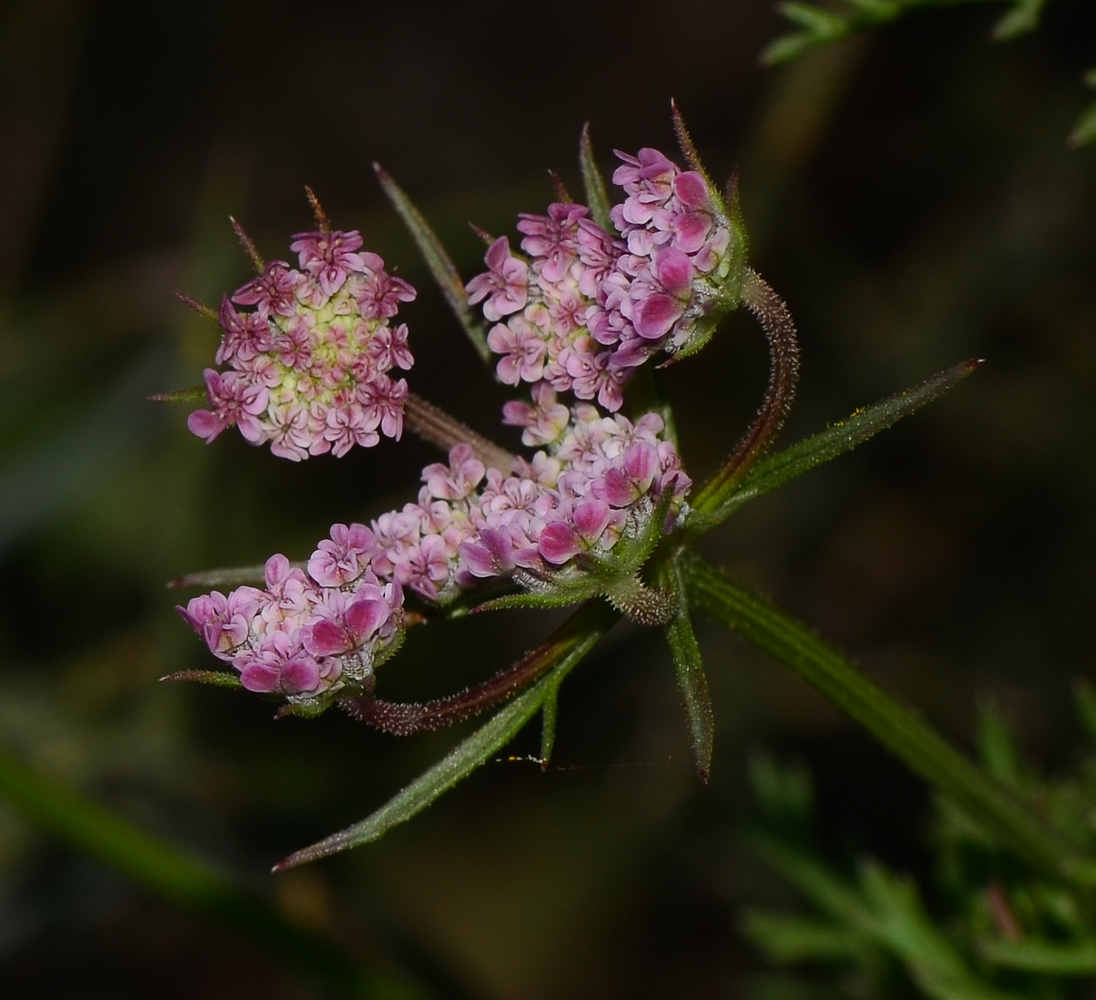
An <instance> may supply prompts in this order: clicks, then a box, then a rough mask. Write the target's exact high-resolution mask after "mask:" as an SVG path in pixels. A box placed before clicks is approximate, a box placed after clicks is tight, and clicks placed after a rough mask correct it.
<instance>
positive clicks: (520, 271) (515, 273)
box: [465, 236, 529, 323]
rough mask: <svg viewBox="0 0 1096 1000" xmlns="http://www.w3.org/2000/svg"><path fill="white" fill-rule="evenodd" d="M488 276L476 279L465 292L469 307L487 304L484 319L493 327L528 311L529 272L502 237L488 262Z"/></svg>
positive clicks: (489, 256)
mask: <svg viewBox="0 0 1096 1000" xmlns="http://www.w3.org/2000/svg"><path fill="white" fill-rule="evenodd" d="M484 260H485V262H486V263H487V268H488V270H487V273H486V274H479V275H477V276H476V277H474V278H473V279H472V280H471V281H470V282H468V286H467V287H466V289H465V291H466V292H467V293H468V304H469V305H473V306H474V305H476V304H477V303H478V302H483V300H484V299H486V300H487V301H486V302H483V315H484V316H486V317H487V319H489V320H490V321H491V322H492V323H497V322H498V321H499V320H500V319H502V317H503V316H509V315H510V314H511V313H516V312H518V311H519V310H520V309H524V308H525V303H526V301H528V291H529V268H528V266H527V265H526V264H525V263H524V262H523V261H521V260H518V258H516V257H513V256H511V254H510V241H509V240H508V239H507V238H506V237H505V236H500V237H499V238H498V239H497V240H495V242H494V243H492V244H491V246H490V247H489V248H488V250H487V255H486V257H485V258H484Z"/></svg>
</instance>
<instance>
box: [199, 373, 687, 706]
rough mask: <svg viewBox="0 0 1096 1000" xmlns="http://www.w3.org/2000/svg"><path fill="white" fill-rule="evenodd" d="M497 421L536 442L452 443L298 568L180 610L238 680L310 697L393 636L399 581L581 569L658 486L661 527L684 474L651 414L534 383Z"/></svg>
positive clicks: (678, 503)
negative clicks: (415, 482) (493, 460)
mask: <svg viewBox="0 0 1096 1000" xmlns="http://www.w3.org/2000/svg"><path fill="white" fill-rule="evenodd" d="M505 422H506V423H508V424H511V425H516V426H520V427H522V428H523V429H524V430H523V438H524V440H525V442H526V443H527V444H529V445H533V446H541V450H539V451H538V452H536V454H535V455H534V456H533V457H532V459H529V460H526V459H521V458H519V459H515V461H514V463H513V465H512V467H511V468H510V469H509V470H500V469H495V468H488V467H486V466H485V465H484V463H483V462H481V461H480V460H479V459H477V458H476V457H475V455H474V453H473V450H472V448H471V447H470V446H469V445H466V444H459V445H456V446H455V447H454V448H452V449H451V451H450V453H449V462H448V464H445V463H434V464H432V465H428V466H427V467H426V468H425V469H424V470H423V474H422V479H423V484H424V485H423V486H422V488H421V489H420V491H419V496H418V501H417V502H416V503H408V504H406V505H405V506H404V507H403V509H402V510H398V511H390V512H389V513H386V514H382V515H381V516H380V517H378V518H377V519H376V520H375V521H373V522H372V525H371V526H370V527H366V526H365V525H363V524H351V525H345V524H336V525H333V526H332V528H331V536H330V538H328V539H325V540H324V541H322V542H320V543H319V546H318V548H317V549H316V551H315V552H314V553H313V554H312V557H311V558H310V559H309V561H308V565H307V572H305V571H302V570H300V569H295V568H292V567H291V566H290V564H289V562H288V560H287V559H286V558H285V556H281V555H276V556H273V557H271V559H270V560H269V561H268V562H267V565H266V590H260V589H257V588H255V587H240V588H238V589H237V590H234V591H233V592H232V593H230V594H229V595H228V596H227V597H226V596H224V595H223V594H220V593H217V592H214V593H212V594H208V595H204V596H202V597H197V598H195V599H194V600H192V601H191V602H190V603H189V604H188V605H187V607H186V608H185V609H183V608H180V609H179V610H180V612H181V613H182V615H183V617H184V618H185V619H186V620H187V622H189V623H190V625H191V626H192V627H193V628H194V630H195V631H196V632H198V634H199V635H201V636H202V637H203V639H204V640H205V642H206V644H207V645H208V646H209V649H210V650H211V651H212V652H213V653H214V655H216V656H218V657H220V658H221V659H222V660H224V661H226V662H228V663H230V664H231V665H232V666H233V667H234V668H235V669H236V670H237V671H238V672H239V674H240V680H241V682H242V683H243V685H244V687H246V688H248V689H249V690H252V691H261V692H267V693H279V694H282V695H285V696H287V697H288V698H289V700H290V701H291V702H309V701H312V700H315V699H317V698H320V697H321V696H325V695H327V696H331V695H334V694H336V693H338V692H339V691H342V690H344V689H345V688H347V687H348V686H350V685H352V684H357V685H359V688H360V686H361V685H362V684H363V683H366V684H368V683H369V678H370V677H371V674H372V668H373V664H374V662H375V661H376V659H377V657H378V656H379V655H380V654H381V653H383V651H384V650H385V649H386V648H388V647H389V646H391V645H392V643H393V642H394V641H395V639H396V638H397V635H398V631H399V627H400V622H401V608H402V602H403V588H408V589H410V590H411V591H413V592H414V593H416V594H417V595H419V596H420V597H421V598H423V599H425V600H426V601H429V602H432V603H444V602H446V601H448V600H451V599H452V598H454V597H456V596H457V595H458V594H460V593H461V592H463V591H464V590H466V589H468V588H470V587H472V586H475V585H476V584H477V583H478V582H479V581H483V580H489V579H497V578H505V577H514V578H515V579H517V580H518V582H519V583H522V584H524V585H530V584H535V583H536V582H537V581H541V582H543V583H545V584H550V583H551V582H552V581H553V580H558V579H561V578H562V579H566V578H567V577H568V576H571V575H576V574H581V573H582V572H583V571H584V568H585V565H588V563H589V560H597V559H602V558H608V557H610V554H611V552H612V549H613V547H614V546H615V545H616V544H617V542H618V541H619V540H620V539H621V538H622V537H623V536H624V535H625V534H635V533H637V532H639V531H642V530H643V528H644V527H645V526H646V525H647V524H648V523H649V522H650V519H651V517H652V516H653V515H654V513H655V510H656V507H657V505H658V501H659V499H660V498H661V497H663V496H665V495H666V494H667V491H669V493H670V494H671V495H672V497H673V500H672V505H671V511H670V515H669V520H668V522H667V525H666V526H664V528H668V527H669V526H672V523H673V519H674V518H675V517H676V514H677V513H678V512H679V511H680V509H681V507H682V505H683V502H684V501H683V498H684V494H685V492H686V491H687V490H688V488H689V486H690V485H691V483H690V480H689V477H688V476H687V475H686V474H685V472H684V471H683V469H682V467H681V460H680V458H679V456H678V454H677V450H676V449H675V448H674V446H673V444H672V443H671V442H669V441H665V440H663V439H662V438H661V437H660V435H661V432H662V430H663V423H662V418H661V417H659V416H658V415H657V414H655V413H648V414H646V415H645V416H643V417H641V418H640V419H639V420H638V421H637V422H636V423H635V424H633V423H631V422H630V421H629V420H627V419H626V418H625V417H623V416H620V415H619V414H617V415H614V416H611V417H606V416H603V415H602V414H601V413H600V412H599V411H598V410H597V409H596V408H595V407H594V406H591V405H589V404H579V405H576V406H575V407H573V408H572V409H571V410H568V409H567V407H565V406H563V405H562V404H560V403H558V402H557V400H556V396H555V393H554V392H553V391H552V389H551V388H550V387H549V386H548V385H547V384H541V385H538V386H536V387H535V388H534V390H533V402H532V403H521V402H511V403H508V404H506V408H505ZM584 563H585V565H584Z"/></svg>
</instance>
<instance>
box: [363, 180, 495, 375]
mask: <svg viewBox="0 0 1096 1000" xmlns="http://www.w3.org/2000/svg"><path fill="white" fill-rule="evenodd" d="M373 169H374V170H376V172H377V179H378V180H379V181H380V184H381V187H382V188H384V193H385V194H386V195H388V200H389V201H391V202H392V204H393V206H394V207H395V209H396V212H397V213H398V214H399V217H400V218H401V219H402V220H403V223H404V225H405V226H406V227H407V230H408V232H410V233H411V238H412V239H413V240H414V241H415V245H416V246H417V247H418V248H419V252H420V253H421V254H422V256H423V260H425V261H426V266H427V267H428V268H429V269H430V273H431V274H432V275H433V276H434V280H435V281H436V282H437V283H438V287H439V288H440V289H441V293H442V295H444V296H445V301H446V302H448V303H449V308H450V309H452V310H453V315H455V316H456V317H457V322H459V323H460V325H461V327H462V328H463V329H464V332H465V333H466V334H467V335H468V339H469V340H471V341H472V346H473V347H475V349H476V351H477V352H478V353H479V356H480V357H481V358H482V359H483V360H484V361H485V362H488V363H490V361H491V359H492V357H493V354H492V352H491V348H490V347H488V346H487V334H486V332H485V331H484V329H483V325H482V324H481V323H479V322H478V321H477V320H476V317H475V314H474V313H473V312H472V309H471V308H470V307H469V305H468V296H467V295H466V294H465V291H464V282H463V281H462V280H461V276H460V275H459V274H458V273H457V268H456V265H454V263H453V261H452V260H450V258H449V254H447V253H446V252H445V247H443V246H442V245H441V240H439V239H438V237H437V235H436V234H435V233H434V230H433V229H431V228H430V225H429V223H428V222H427V221H426V219H424V218H423V217H422V214H421V213H420V212H419V210H418V209H417V208H416V207H415V205H414V203H413V202H412V201H411V199H410V198H408V197H407V195H406V194H405V193H404V192H403V191H402V190H401V189H400V187H399V185H397V184H396V182H395V181H394V180H392V178H391V177H389V176H388V174H387V173H385V171H384V170H383V169H382V168H381V166H380V165H379V164H376V163H374V164H373Z"/></svg>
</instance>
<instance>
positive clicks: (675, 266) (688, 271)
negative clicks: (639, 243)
mask: <svg viewBox="0 0 1096 1000" xmlns="http://www.w3.org/2000/svg"><path fill="white" fill-rule="evenodd" d="M655 269H656V270H657V272H658V280H659V281H660V282H662V287H663V288H665V289H666V291H668V292H684V291H687V290H688V289H689V287H690V286H691V285H692V282H693V262H692V261H691V260H689V255H688V254H686V253H683V252H682V251H680V250H675V249H673V248H672V247H671V248H670V249H667V250H663V251H662V253H660V254H659V255H658V260H657V261H655Z"/></svg>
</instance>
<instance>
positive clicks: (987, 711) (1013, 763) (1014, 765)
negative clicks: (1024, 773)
mask: <svg viewBox="0 0 1096 1000" xmlns="http://www.w3.org/2000/svg"><path fill="white" fill-rule="evenodd" d="M978 750H979V756H980V757H981V759H982V765H983V766H984V767H985V769H986V770H987V771H988V772H989V773H990V775H991V776H992V777H993V778H994V779H995V780H996V781H999V782H1000V783H1001V784H1002V785H1004V786H1005V788H1010V789H1012V790H1013V791H1016V792H1019V791H1021V780H1020V756H1019V754H1018V753H1017V752H1016V741H1015V740H1014V739H1013V735H1012V733H1011V732H1009V728H1008V726H1007V725H1006V723H1005V719H1004V716H1002V715H1001V711H1000V709H999V708H998V707H997V706H996V705H995V704H994V703H993V702H991V701H986V702H983V703H982V704H981V705H979V707H978Z"/></svg>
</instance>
